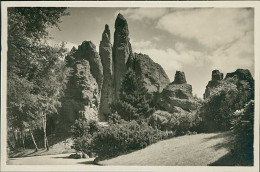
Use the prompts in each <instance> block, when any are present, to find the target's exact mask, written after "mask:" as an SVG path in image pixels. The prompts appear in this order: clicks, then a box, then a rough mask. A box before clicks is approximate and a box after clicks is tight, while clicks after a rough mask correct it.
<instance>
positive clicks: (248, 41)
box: [208, 32, 254, 74]
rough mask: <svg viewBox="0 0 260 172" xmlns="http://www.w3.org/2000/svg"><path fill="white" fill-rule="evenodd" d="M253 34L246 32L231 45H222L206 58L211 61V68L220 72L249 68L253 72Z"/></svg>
mask: <svg viewBox="0 0 260 172" xmlns="http://www.w3.org/2000/svg"><path fill="white" fill-rule="evenodd" d="M253 45H254V34H253V32H248V33H247V34H245V35H244V36H242V37H241V38H239V39H238V40H236V41H235V42H234V43H233V44H232V45H228V46H222V47H220V48H219V49H217V50H216V51H214V52H213V53H212V55H211V56H209V57H208V58H209V59H210V61H211V65H210V66H211V69H219V70H221V71H222V72H231V71H235V70H236V69H237V68H246V69H250V70H251V72H252V74H253V72H254V46H253Z"/></svg>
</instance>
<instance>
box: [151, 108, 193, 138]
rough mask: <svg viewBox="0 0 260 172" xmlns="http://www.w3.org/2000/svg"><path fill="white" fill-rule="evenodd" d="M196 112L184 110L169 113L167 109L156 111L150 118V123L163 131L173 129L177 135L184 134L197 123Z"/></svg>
mask: <svg viewBox="0 0 260 172" xmlns="http://www.w3.org/2000/svg"><path fill="white" fill-rule="evenodd" d="M197 121H198V120H197V116H195V114H193V113H190V112H186V111H182V112H179V113H173V114H171V113H169V112H166V111H156V112H155V113H154V114H153V115H152V116H151V117H150V118H149V125H151V126H153V127H154V128H157V129H160V130H162V131H173V132H174V133H175V136H176V135H184V134H186V133H188V132H189V131H190V130H192V128H193V127H195V126H196V125H197V123H198V122H197Z"/></svg>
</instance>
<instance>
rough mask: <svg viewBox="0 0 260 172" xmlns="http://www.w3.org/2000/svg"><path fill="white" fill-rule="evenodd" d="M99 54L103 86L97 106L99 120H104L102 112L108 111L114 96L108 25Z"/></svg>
mask: <svg viewBox="0 0 260 172" xmlns="http://www.w3.org/2000/svg"><path fill="white" fill-rule="evenodd" d="M99 55H100V57H101V62H102V66H103V74H104V75H103V87H102V91H101V102H100V108H99V114H100V115H99V116H100V120H104V117H103V114H104V113H110V108H109V104H110V103H112V100H113V99H112V98H113V97H114V95H113V94H114V92H113V76H112V44H111V42H110V30H109V26H108V25H106V26H105V30H104V32H103V34H102V40H101V41H100V45H99Z"/></svg>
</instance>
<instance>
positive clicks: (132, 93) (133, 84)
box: [111, 68, 154, 121]
mask: <svg viewBox="0 0 260 172" xmlns="http://www.w3.org/2000/svg"><path fill="white" fill-rule="evenodd" d="M151 100H152V99H151V95H150V94H149V93H148V90H147V89H146V87H145V86H144V83H143V80H142V79H141V78H139V77H137V75H136V74H135V72H134V71H133V70H132V69H131V68H130V69H129V70H128V72H127V73H126V75H125V77H124V79H123V81H122V87H121V89H120V93H119V99H118V100H117V101H116V102H115V103H112V104H111V112H112V113H115V112H117V113H118V115H119V116H120V117H121V118H122V119H124V120H127V121H129V120H139V119H144V118H147V117H149V116H150V115H151V114H152V113H153V112H154V109H153V108H152V107H151Z"/></svg>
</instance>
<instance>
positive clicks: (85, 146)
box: [71, 118, 99, 156]
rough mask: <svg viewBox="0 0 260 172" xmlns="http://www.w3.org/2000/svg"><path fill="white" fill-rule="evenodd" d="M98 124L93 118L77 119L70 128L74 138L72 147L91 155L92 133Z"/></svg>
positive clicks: (96, 129)
mask: <svg viewBox="0 0 260 172" xmlns="http://www.w3.org/2000/svg"><path fill="white" fill-rule="evenodd" d="M98 129H99V128H98V124H97V122H96V121H94V120H87V119H84V118H83V119H82V118H81V119H77V120H76V121H75V123H74V125H73V126H72V128H71V132H72V138H73V140H74V144H73V148H74V149H75V150H77V151H82V152H85V153H87V154H88V155H89V156H92V153H93V145H92V141H93V134H94V133H95V132H97V131H98Z"/></svg>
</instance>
